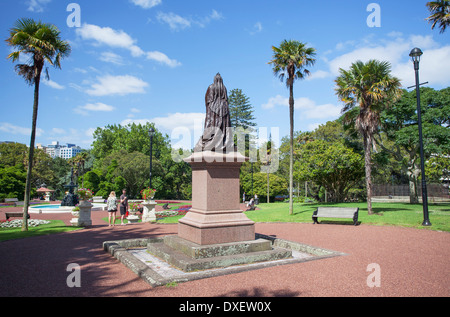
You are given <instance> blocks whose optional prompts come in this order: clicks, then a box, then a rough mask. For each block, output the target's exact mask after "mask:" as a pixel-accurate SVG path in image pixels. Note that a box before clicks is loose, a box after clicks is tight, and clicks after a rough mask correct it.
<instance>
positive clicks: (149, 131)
mask: <svg viewBox="0 0 450 317" xmlns="http://www.w3.org/2000/svg"><path fill="white" fill-rule="evenodd" d="M148 135H149V136H150V185H149V187H150V189H152V158H153V135H155V129H153V128H150V129H149V130H148Z"/></svg>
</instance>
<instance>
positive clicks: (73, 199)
mask: <svg viewBox="0 0 450 317" xmlns="http://www.w3.org/2000/svg"><path fill="white" fill-rule="evenodd" d="M64 187H65V188H68V189H69V192H68V193H67V195H66V196H65V197H64V199H63V200H62V201H61V206H72V207H73V206H76V205H77V204H78V196H77V195H76V194H74V193H73V189H74V188H75V187H78V185H75V183H74V182H73V167H72V169H71V170H70V183H69V184H68V185H65V186H64Z"/></svg>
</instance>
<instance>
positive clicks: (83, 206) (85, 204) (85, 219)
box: [77, 200, 92, 227]
mask: <svg viewBox="0 0 450 317" xmlns="http://www.w3.org/2000/svg"><path fill="white" fill-rule="evenodd" d="M78 207H80V212H79V217H78V224H77V225H78V226H79V227H90V226H92V219H91V210H92V204H91V203H90V202H89V201H84V200H83V201H81V202H80V203H79V205H78Z"/></svg>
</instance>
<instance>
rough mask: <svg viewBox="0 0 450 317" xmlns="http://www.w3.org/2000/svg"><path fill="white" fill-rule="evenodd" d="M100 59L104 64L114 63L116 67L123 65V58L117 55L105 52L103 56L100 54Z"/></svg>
mask: <svg viewBox="0 0 450 317" xmlns="http://www.w3.org/2000/svg"><path fill="white" fill-rule="evenodd" d="M99 59H100V60H101V61H102V62H106V63H112V64H116V65H123V59H122V56H120V55H117V54H115V53H112V52H103V53H102V54H100V57H99Z"/></svg>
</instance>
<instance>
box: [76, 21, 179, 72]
mask: <svg viewBox="0 0 450 317" xmlns="http://www.w3.org/2000/svg"><path fill="white" fill-rule="evenodd" d="M75 32H76V33H77V34H78V35H79V36H80V37H81V38H82V39H84V40H94V41H95V42H94V43H95V45H107V46H110V47H116V48H122V49H126V50H128V51H130V53H131V56H133V57H140V56H146V57H147V59H149V60H155V61H157V62H160V63H162V64H165V65H167V66H169V67H176V66H180V65H181V63H180V62H178V61H176V60H175V59H170V58H169V57H168V56H167V55H166V54H164V53H161V52H158V51H153V52H145V51H144V50H142V49H141V48H140V47H139V46H138V45H136V43H137V41H136V40H135V39H133V38H132V37H131V36H130V35H128V34H127V33H125V32H124V31H122V30H119V31H117V30H114V29H112V28H110V27H100V26H97V25H93V24H87V23H85V24H83V25H82V27H80V28H77V30H76V31H75ZM100 58H101V59H102V60H103V61H108V62H111V63H122V59H121V58H120V56H119V55H117V54H115V53H111V52H108V53H103V54H102V55H101V56H100Z"/></svg>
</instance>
